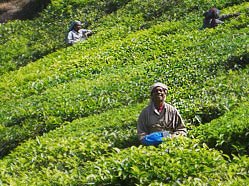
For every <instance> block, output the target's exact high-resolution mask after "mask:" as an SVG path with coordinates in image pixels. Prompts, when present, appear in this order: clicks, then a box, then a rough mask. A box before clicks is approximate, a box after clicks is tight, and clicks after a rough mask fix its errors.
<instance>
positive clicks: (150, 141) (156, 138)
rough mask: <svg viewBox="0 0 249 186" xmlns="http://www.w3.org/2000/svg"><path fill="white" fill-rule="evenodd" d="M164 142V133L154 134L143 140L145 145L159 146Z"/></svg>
mask: <svg viewBox="0 0 249 186" xmlns="http://www.w3.org/2000/svg"><path fill="white" fill-rule="evenodd" d="M162 142H163V132H153V133H151V134H148V135H146V136H145V137H144V138H143V139H142V144H144V145H159V144H160V143H162Z"/></svg>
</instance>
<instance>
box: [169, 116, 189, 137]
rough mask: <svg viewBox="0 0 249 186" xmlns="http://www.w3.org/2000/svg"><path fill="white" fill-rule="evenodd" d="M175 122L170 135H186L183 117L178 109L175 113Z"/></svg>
mask: <svg viewBox="0 0 249 186" xmlns="http://www.w3.org/2000/svg"><path fill="white" fill-rule="evenodd" d="M175 122H176V127H175V131H174V133H173V135H172V137H174V136H177V135H182V136H187V128H186V127H185V125H184V122H183V119H182V117H181V115H180V113H179V112H178V111H177V113H176V115H175Z"/></svg>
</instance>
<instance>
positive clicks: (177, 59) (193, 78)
mask: <svg viewBox="0 0 249 186" xmlns="http://www.w3.org/2000/svg"><path fill="white" fill-rule="evenodd" d="M243 31H244V30H243ZM243 31H242V32H241V31H240V33H237V34H241V37H237V38H234V40H237V41H232V42H231V45H229V43H228V45H227V46H223V39H224V38H223V39H222V40H221V41H220V43H219V44H220V45H221V46H220V48H219V49H215V52H216V53H215V54H214V55H212V58H213V60H214V64H210V62H207V63H205V62H204V63H201V64H200V59H201V58H202V59H203V60H205V59H208V58H209V56H206V54H203V53H201V51H202V47H203V46H205V47H208V46H211V45H213V43H208V42H207V41H205V42H203V43H202V44H201V45H200V46H198V48H196V47H194V46H193V47H192V46H191V44H192V43H191V42H187V40H188V41H189V40H190V39H191V40H193V38H192V37H191V36H187V37H182V36H178V38H177V39H178V42H181V40H182V41H184V42H185V43H188V51H187V52H185V53H183V52H182V51H183V49H186V48H180V47H179V50H180V52H181V54H180V52H179V54H178V52H177V53H176V56H169V57H168V56H167V53H169V52H172V51H171V50H172V49H168V48H169V47H170V46H171V45H170V44H169V45H166V46H164V43H166V42H168V41H169V40H168V38H167V37H165V41H164V42H162V39H160V40H159V39H158V41H156V40H151V42H148V45H143V44H142V45H140V47H141V48H136V49H138V54H137V55H138V57H139V58H140V56H142V54H144V53H145V52H144V49H143V47H145V48H147V49H148V50H146V51H148V54H147V55H144V56H146V57H147V59H146V58H145V60H146V61H148V60H151V61H150V62H149V64H151V65H148V64H145V63H144V64H141V65H139V64H136V67H137V69H132V68H133V67H129V66H128V67H127V68H128V70H124V69H125V68H123V69H121V70H119V69H117V70H115V71H112V69H111V70H110V69H108V67H107V68H103V69H104V70H103V71H105V72H106V76H108V77H106V78H109V77H111V76H110V75H109V73H114V74H122V73H124V74H127V71H130V70H132V71H134V73H135V74H136V73H138V74H143V72H144V71H145V70H146V71H147V72H146V73H147V74H146V76H147V75H148V74H150V73H152V74H155V72H157V73H158V74H160V73H164V72H161V71H162V69H163V68H161V69H157V68H158V66H159V67H160V65H162V67H163V66H165V65H166V69H168V70H169V71H168V72H167V73H168V74H167V76H168V77H170V75H171V74H170V73H172V75H173V74H174V79H173V78H169V80H168V81H172V82H169V83H168V84H169V85H170V86H183V84H184V82H186V83H185V85H186V84H188V83H195V82H198V81H202V80H201V78H202V77H203V76H204V74H203V75H202V76H199V74H198V71H196V68H201V65H203V66H204V67H202V68H204V70H206V69H205V67H206V66H210V65H216V67H221V66H222V65H223V64H222V63H220V62H219V61H220V60H223V59H222V58H223V56H221V55H222V53H221V52H223V53H224V57H225V56H229V55H230V54H229V53H232V52H233V51H235V49H236V52H240V54H235V55H238V56H237V58H241V56H242V55H243V54H244V53H246V51H247V50H246V49H247V48H246V46H247V43H246V42H245V43H244V44H243V45H242V46H241V43H242V42H241V41H243V42H244V41H245V38H246V35H245V34H244V33H243ZM209 34H213V33H209ZM231 34H232V35H233V34H234V33H231ZM205 36H208V35H207V34H205ZM209 36H210V35H209ZM230 36H231V35H227V36H224V37H227V38H228V37H230ZM211 37H212V36H211ZM215 37H217V36H215ZM144 38H146V37H144ZM160 38H162V37H160ZM198 39H200V36H199V37H196V40H198ZM210 39H213V38H210ZM140 41H141V40H140ZM138 42H139V41H138ZM159 42H162V44H161V45H160V47H162V48H160V49H161V50H158V51H157V50H156V49H154V48H153V46H152V47H151V48H148V47H149V46H150V45H151V44H153V45H156V44H157V43H159ZM173 42H176V41H173ZM217 42H218V40H217ZM128 44H130V42H129V43H128ZM208 44H209V45H208ZM134 46H138V45H137V43H135V44H134ZM157 46H158V45H157ZM184 46H185V45H183V47H184ZM238 46H240V47H241V49H240V50H237V47H238ZM163 47H164V48H163ZM217 47H219V45H218V46H217ZM244 48H246V49H245V50H244ZM125 49H126V48H125ZM128 49H131V48H128ZM163 49H164V50H166V49H168V51H163ZM134 51H135V47H134ZM161 51H163V52H161ZM213 51H214V50H213V49H212V48H210V49H209V52H210V53H212V52H213ZM132 52H133V51H132ZM155 52H158V54H157V53H156V55H155V56H154V57H153V56H151V55H152V54H153V53H155ZM198 52H199V53H198ZM115 53H117V52H115ZM193 53H194V54H195V56H194V59H191V58H193V56H191V55H192V54H193ZM226 53H228V54H226ZM124 54H126V55H127V56H128V54H129V52H128V51H127V50H125V51H124V53H123V50H120V55H119V57H120V61H122V59H123V57H126V56H124ZM165 55H166V56H165ZM189 56H191V58H190V57H189ZM215 57H217V58H218V59H214V58H215ZM243 57H245V59H239V60H243V61H246V56H243ZM132 58H133V57H132ZM153 58H154V59H153ZM157 58H160V59H162V61H159V62H157V60H158V59H157ZM195 58H196V59H195ZM142 59H144V58H142ZM165 60H166V61H165ZM190 60H193V61H190ZM197 60H199V61H197ZM115 61H117V60H115ZM128 61H132V62H134V61H135V60H132V59H130V60H128ZM154 61H156V62H157V63H156V64H154V63H153V62H154ZM169 61H170V62H171V64H169ZM165 62H166V63H165ZM140 63H141V62H140ZM176 64H177V69H174V65H176ZM219 64H220V65H219ZM121 65H123V64H121ZM191 65H192V66H193V69H192V72H191ZM96 67H97V66H96ZM121 67H122V66H121ZM139 67H140V68H139ZM130 68H131V69H130ZM144 68H145V70H143V69H144ZM187 68H189V70H188V71H187ZM114 69H115V66H114ZM163 70H164V69H163ZM173 70H174V71H173ZM208 70H209V69H207V72H206V73H210V72H209V71H208ZM120 71H121V72H120ZM122 71H123V72H122ZM148 71H149V72H148ZM150 71H152V72H150ZM170 71H173V72H170ZM176 71H177V72H178V73H175V72H176ZM182 71H183V73H179V72H182ZM212 71H213V70H212ZM199 72H201V69H199ZM201 73H203V72H201ZM212 73H214V74H215V71H214V72H212ZM211 75H213V74H211ZM88 76H89V78H93V79H96V81H98V77H100V78H101V80H103V78H104V77H105V76H104V74H100V76H93V75H92V74H88ZM121 76H122V75H121ZM126 76H127V75H126ZM113 77H114V78H117V77H119V75H114V76H113ZM124 77H125V76H124ZM155 77H156V76H155ZM206 77H208V76H206ZM206 77H205V78H206ZM130 79H131V77H128V79H126V80H127V82H129V81H130ZM175 79H177V81H178V82H176V81H175ZM94 81H95V80H94ZM111 81H115V79H114V80H111ZM77 82H78V83H79V85H81V84H82V82H83V83H84V84H85V83H87V82H91V79H90V80H85V81H83V80H75V81H73V82H71V83H68V84H65V85H62V86H60V87H61V88H60V87H56V90H55V88H54V89H48V91H47V93H46V92H44V93H46V94H50V93H49V92H50V91H52V92H53V90H55V91H56V92H53V93H56V94H54V95H56V96H57V97H58V89H59V92H62V91H63V90H64V91H63V92H65V89H66V92H68V90H69V89H70V90H74V89H77V88H76V86H75V85H77ZM95 83H96V82H95ZM95 83H94V82H93V83H90V84H92V85H94V84H95ZM65 86H66V87H65ZM85 86H87V85H85ZM69 87H72V88H69ZM96 87H97V86H96ZM78 89H79V88H78ZM80 89H81V88H80ZM52 92H51V93H52ZM72 92H74V91H72ZM60 94H61V93H60ZM70 94H71V93H70ZM73 94H74V93H73ZM86 94H87V95H88V93H86ZM75 95H76V94H75ZM78 95H80V92H79V93H77V96H78ZM95 95H97V94H95ZM44 96H45V94H44V95H39V96H33V97H29V98H26V99H24V100H15V99H12V100H10V101H9V102H6V103H5V106H6V107H8V104H10V105H12V106H13V107H16V105H18V104H19V103H22V104H23V103H25V102H27V104H29V105H28V107H29V108H30V109H32V105H30V104H32V102H33V104H34V105H35V107H36V105H37V102H39V103H41V102H43V101H42V100H43V99H44V98H43V97H44ZM71 97H72V96H71ZM80 97H83V96H81V95H80ZM84 97H87V96H84ZM63 98H65V96H63ZM33 99H34V100H35V101H33ZM41 99H42V100H41ZM46 99H47V98H46ZM57 99H58V98H57ZM25 100H27V101H25ZM36 100H37V102H36ZM2 110H3V112H2V113H4V107H3V109H2ZM11 110H13V109H12V108H11ZM52 112H53V111H52ZM6 113H10V112H9V110H7V111H6ZM31 113H32V112H31Z"/></svg>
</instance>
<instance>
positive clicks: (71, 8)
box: [0, 1, 127, 74]
mask: <svg viewBox="0 0 249 186" xmlns="http://www.w3.org/2000/svg"><path fill="white" fill-rule="evenodd" d="M125 3H127V1H122V2H119V3H117V6H119V7H121V6H123V5H124V4H125ZM108 4H109V3H108V2H107V1H96V2H95V3H94V2H93V1H81V2H74V1H62V2H61V1H52V3H51V5H49V6H48V7H47V9H46V10H44V12H43V13H42V14H41V15H40V17H39V18H37V19H35V20H31V21H30V20H29V21H14V22H11V23H7V24H4V25H1V27H0V30H1V31H0V33H1V37H0V42H1V44H2V45H1V50H0V51H1V52H2V51H3V52H2V54H3V55H4V56H3V55H0V56H1V57H3V58H2V59H1V60H0V61H1V62H2V64H1V70H0V74H3V73H5V72H6V71H10V70H15V69H17V68H19V67H20V66H24V65H26V64H27V63H29V62H31V61H35V60H37V59H39V58H41V57H43V56H45V55H47V54H48V53H51V52H54V51H55V50H57V49H59V48H62V47H63V48H64V47H65V46H66V45H65V42H64V39H65V36H66V34H67V32H68V27H69V23H70V22H71V21H72V20H74V19H83V18H84V20H82V21H88V24H87V25H85V27H89V26H90V25H91V24H92V23H91V21H90V22H89V20H98V19H99V18H101V17H102V16H105V15H107V13H105V12H106V8H108ZM109 13H111V12H109ZM55 30H56V34H55V32H54V31H55ZM9 35H11V37H8V36H9ZM14 44H16V45H14ZM19 45H20V46H19ZM16 46H19V47H18V48H20V51H19V50H17V47H16ZM6 48H7V49H8V50H7V51H5V49H6Z"/></svg>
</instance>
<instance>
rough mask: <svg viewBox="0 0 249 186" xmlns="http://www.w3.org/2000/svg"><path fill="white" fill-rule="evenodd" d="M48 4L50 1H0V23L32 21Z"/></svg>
mask: <svg viewBox="0 0 249 186" xmlns="http://www.w3.org/2000/svg"><path fill="white" fill-rule="evenodd" d="M50 2H51V1H50V0H38V1H37V0H0V23H5V22H8V21H9V20H14V19H20V20H25V19H32V18H34V17H35V16H37V15H38V13H39V12H40V11H41V10H43V9H44V8H46V6H47V5H48V4H49V3H50Z"/></svg>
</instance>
